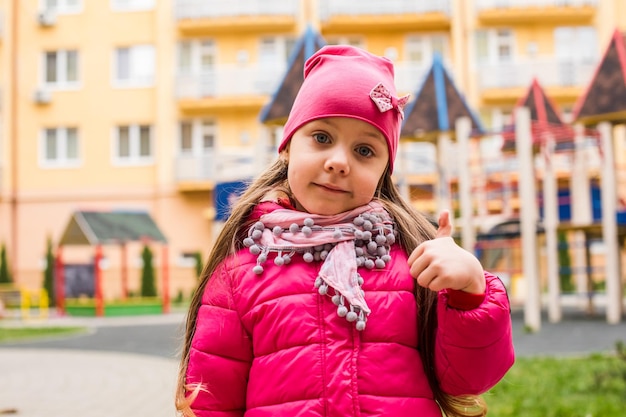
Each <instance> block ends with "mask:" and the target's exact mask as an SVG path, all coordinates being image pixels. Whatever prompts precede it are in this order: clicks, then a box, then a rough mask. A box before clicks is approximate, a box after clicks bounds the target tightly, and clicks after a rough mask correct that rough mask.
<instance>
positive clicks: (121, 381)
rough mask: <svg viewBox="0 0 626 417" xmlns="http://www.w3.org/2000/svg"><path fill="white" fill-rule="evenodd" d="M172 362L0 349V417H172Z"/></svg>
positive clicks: (125, 355) (126, 355) (120, 355)
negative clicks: (13, 416)
mask: <svg viewBox="0 0 626 417" xmlns="http://www.w3.org/2000/svg"><path fill="white" fill-rule="evenodd" d="M177 365H178V364H177V361H175V360H171V359H163V358H158V357H155V356H147V355H134V354H129V353H108V352H96V351H75V350H51V349H45V350H41V349H24V348H20V349H12V348H8V349H2V350H0V370H1V371H0V415H1V414H3V412H4V413H6V414H9V412H11V411H12V410H14V413H13V412H11V414H14V415H15V416H17V417H65V416H76V417H78V416H80V417H128V416H138V417H173V416H175V415H176V413H175V410H174V406H173V398H174V387H175V383H176V373H177Z"/></svg>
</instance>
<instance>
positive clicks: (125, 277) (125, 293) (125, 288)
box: [120, 242, 128, 300]
mask: <svg viewBox="0 0 626 417" xmlns="http://www.w3.org/2000/svg"><path fill="white" fill-rule="evenodd" d="M120 246H121V247H120V250H121V258H122V259H121V264H122V265H121V269H122V270H121V275H122V300H126V299H127V298H128V245H127V244H126V242H122V243H121V245H120Z"/></svg>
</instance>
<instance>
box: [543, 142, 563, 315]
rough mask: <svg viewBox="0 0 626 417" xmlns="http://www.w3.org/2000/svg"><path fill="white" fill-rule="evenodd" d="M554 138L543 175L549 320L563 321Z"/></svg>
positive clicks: (546, 148) (547, 144) (545, 149)
mask: <svg viewBox="0 0 626 417" xmlns="http://www.w3.org/2000/svg"><path fill="white" fill-rule="evenodd" d="M554 147H555V144H554V137H553V136H552V135H551V134H548V135H547V137H546V141H545V143H544V144H543V156H544V163H545V171H544V175H543V187H542V188H543V223H544V229H545V235H546V264H547V265H546V266H547V275H548V319H549V320H550V322H552V323H557V322H559V321H561V299H560V298H561V297H560V295H561V283H560V279H559V242H558V237H557V227H558V224H559V212H558V206H559V203H558V193H559V191H558V186H557V181H556V172H555V169H554V158H553V156H554Z"/></svg>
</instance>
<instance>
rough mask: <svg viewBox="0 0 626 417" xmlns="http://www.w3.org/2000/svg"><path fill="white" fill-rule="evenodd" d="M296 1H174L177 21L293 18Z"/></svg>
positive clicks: (295, 10)
mask: <svg viewBox="0 0 626 417" xmlns="http://www.w3.org/2000/svg"><path fill="white" fill-rule="evenodd" d="M298 3H299V2H297V1H285V0H238V1H232V0H212V1H207V0H176V6H175V12H176V17H177V18H178V19H198V18H206V17H209V18H214V17H236V16H268V15H269V16H271V15H289V16H295V15H296V13H297V11H298Z"/></svg>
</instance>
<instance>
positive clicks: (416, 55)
mask: <svg viewBox="0 0 626 417" xmlns="http://www.w3.org/2000/svg"><path fill="white" fill-rule="evenodd" d="M405 54H406V55H405V60H406V61H408V62H410V63H411V64H412V65H417V66H418V67H429V66H430V65H431V64H432V62H433V57H434V55H435V54H439V56H440V57H441V59H447V57H448V39H447V38H446V36H445V35H411V36H409V37H407V39H406V44H405Z"/></svg>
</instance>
